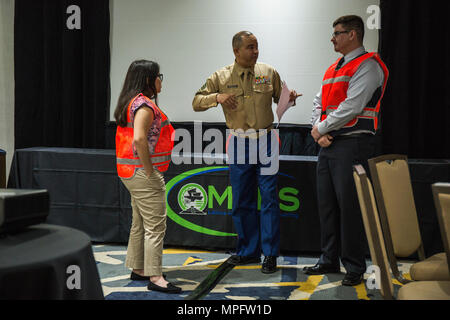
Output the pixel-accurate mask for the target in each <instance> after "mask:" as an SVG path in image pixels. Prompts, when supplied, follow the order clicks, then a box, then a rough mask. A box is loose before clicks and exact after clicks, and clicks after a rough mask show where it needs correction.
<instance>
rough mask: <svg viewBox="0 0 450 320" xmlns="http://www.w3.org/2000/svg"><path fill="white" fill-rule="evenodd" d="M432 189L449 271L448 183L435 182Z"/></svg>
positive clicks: (449, 195)
mask: <svg viewBox="0 0 450 320" xmlns="http://www.w3.org/2000/svg"><path fill="white" fill-rule="evenodd" d="M432 190H433V198H434V204H435V206H436V213H437V216H438V221H439V227H440V229H441V236H442V242H443V244H444V249H445V253H446V254H447V265H448V271H449V272H450V183H435V184H433V185H432Z"/></svg>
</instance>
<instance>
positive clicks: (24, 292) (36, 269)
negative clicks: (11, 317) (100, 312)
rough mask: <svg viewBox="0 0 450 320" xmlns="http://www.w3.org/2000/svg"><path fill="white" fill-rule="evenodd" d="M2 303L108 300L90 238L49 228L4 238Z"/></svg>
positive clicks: (0, 258)
mask: <svg viewBox="0 0 450 320" xmlns="http://www.w3.org/2000/svg"><path fill="white" fill-rule="evenodd" d="M0 299H58V300H60V299H61V300H62V299H64V300H65V299H76V300H80V299H81V300H86V299H89V300H91V299H93V300H94V299H95V300H98V299H104V296H103V290H102V286H101V283H100V278H99V274H98V270H97V265H96V262H95V259H94V255H93V253H92V246H91V240H90V238H89V237H88V236H87V235H86V234H85V233H83V232H81V231H78V230H75V229H72V228H67V227H63V226H56V225H49V224H38V225H34V226H30V227H28V228H26V229H23V230H22V231H20V232H16V233H14V234H3V235H0Z"/></svg>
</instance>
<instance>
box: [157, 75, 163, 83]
mask: <svg viewBox="0 0 450 320" xmlns="http://www.w3.org/2000/svg"><path fill="white" fill-rule="evenodd" d="M158 78H159V79H160V80H161V82H162V81H163V78H164V75H163V74H162V73H159V74H158Z"/></svg>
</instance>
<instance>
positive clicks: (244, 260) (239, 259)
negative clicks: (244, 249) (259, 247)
mask: <svg viewBox="0 0 450 320" xmlns="http://www.w3.org/2000/svg"><path fill="white" fill-rule="evenodd" d="M227 262H228V263H230V264H233V265H235V266H242V265H245V264H250V263H260V262H261V258H260V257H247V256H238V255H233V256H231V257H229V258H228V260H227Z"/></svg>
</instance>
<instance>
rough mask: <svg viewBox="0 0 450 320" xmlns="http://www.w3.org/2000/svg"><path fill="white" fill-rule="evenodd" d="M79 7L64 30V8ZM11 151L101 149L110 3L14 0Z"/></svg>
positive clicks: (97, 0)
mask: <svg viewBox="0 0 450 320" xmlns="http://www.w3.org/2000/svg"><path fill="white" fill-rule="evenodd" d="M71 5H77V6H79V7H80V9H81V15H80V17H81V29H80V30H77V29H74V30H69V29H68V28H67V26H66V22H67V20H68V19H69V18H70V17H71V16H72V13H67V12H66V11H67V8H68V7H69V6H71ZM14 23H15V25H14V58H15V62H14V63H15V147H16V149H19V148H26V147H33V146H51V147H85V148H103V147H104V144H105V124H106V121H107V119H108V120H109V116H108V113H109V91H110V89H109V83H110V81H109V70H110V48H109V29H110V21H109V1H108V0H95V1H92V0H70V1H66V0H58V1H55V0H16V1H15V21H14Z"/></svg>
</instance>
